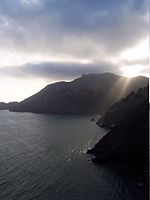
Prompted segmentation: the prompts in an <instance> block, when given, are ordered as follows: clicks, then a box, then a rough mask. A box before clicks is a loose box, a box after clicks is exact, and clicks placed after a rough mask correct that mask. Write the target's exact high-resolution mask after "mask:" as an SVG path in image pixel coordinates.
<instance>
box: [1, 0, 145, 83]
mask: <svg viewBox="0 0 150 200" xmlns="http://www.w3.org/2000/svg"><path fill="white" fill-rule="evenodd" d="M148 32H149V30H148V0H142V1H141V0H126V1H124V0H113V1H106V0H14V1H12V0H5V1H1V3H0V57H1V60H0V76H1V77H2V76H3V77H7V76H8V75H9V76H10V77H13V78H14V79H15V78H17V79H19V78H20V79H21V78H24V80H25V79H29V78H31V79H33V81H34V78H36V79H37V78H38V77H39V78H41V77H42V78H43V79H46V80H48V79H49V80H58V79H59V80H60V79H67V80H68V79H73V78H74V77H77V76H79V75H81V74H85V73H97V72H105V71H109V72H114V73H121V67H126V66H127V67H128V68H129V67H131V68H132V67H134V68H135V66H136V65H142V67H143V68H142V69H141V71H140V72H139V73H141V74H147V73H148V70H147V66H148V58H147V54H145V56H144V57H142V58H140V59H139V58H137V59H135V60H128V59H123V58H122V57H121V54H122V52H125V51H126V50H128V49H132V48H133V47H134V46H136V45H138V44H139V43H141V42H142V41H144V40H146V39H147V38H148ZM146 51H147V50H146ZM135 53H136V52H135Z"/></svg>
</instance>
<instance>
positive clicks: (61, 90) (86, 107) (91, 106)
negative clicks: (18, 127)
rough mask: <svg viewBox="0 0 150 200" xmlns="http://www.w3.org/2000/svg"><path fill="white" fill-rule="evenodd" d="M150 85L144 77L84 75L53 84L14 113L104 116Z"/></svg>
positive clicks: (22, 104)
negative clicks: (119, 101) (123, 98)
mask: <svg viewBox="0 0 150 200" xmlns="http://www.w3.org/2000/svg"><path fill="white" fill-rule="evenodd" d="M146 85H148V78H146V77H142V76H140V77H136V78H131V79H129V78H127V77H122V76H119V75H115V74H111V73H103V74H89V75H83V76H82V77H80V78H78V79H75V80H74V81H71V82H58V83H54V84H50V85H48V86H46V87H45V88H44V89H43V90H41V91H40V92H38V93H37V94H35V95H33V96H31V97H29V98H27V99H25V100H24V101H22V102H20V103H19V104H18V105H17V106H15V107H13V108H11V109H10V110H11V111H19V112H35V113H58V114H64V113H65V114H93V113H102V112H105V111H106V110H107V109H108V108H110V106H111V105H112V104H113V103H114V102H115V101H117V100H118V99H120V98H121V97H123V96H125V95H127V94H129V92H131V91H132V90H137V89H138V88H140V87H144V86H146Z"/></svg>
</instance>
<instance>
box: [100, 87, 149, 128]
mask: <svg viewBox="0 0 150 200" xmlns="http://www.w3.org/2000/svg"><path fill="white" fill-rule="evenodd" d="M148 93H149V88H148V87H144V88H140V89H139V90H138V91H137V92H131V93H130V94H129V95H128V96H127V97H125V98H122V99H121V100H119V101H117V102H116V103H114V104H113V105H112V107H111V108H110V109H109V110H108V111H107V112H106V113H105V114H104V115H103V116H102V117H101V118H100V119H99V120H98V122H97V124H98V125H99V126H101V127H106V128H112V127H114V126H116V125H117V124H118V123H119V122H120V121H121V120H122V119H124V118H125V117H126V116H127V115H128V114H129V113H131V112H132V111H133V110H134V109H135V108H136V107H137V106H139V105H140V104H141V103H142V102H144V101H146V100H147V99H148Z"/></svg>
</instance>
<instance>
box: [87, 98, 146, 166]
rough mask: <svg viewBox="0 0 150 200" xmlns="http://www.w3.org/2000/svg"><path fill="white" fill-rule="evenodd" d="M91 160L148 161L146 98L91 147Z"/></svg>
mask: <svg viewBox="0 0 150 200" xmlns="http://www.w3.org/2000/svg"><path fill="white" fill-rule="evenodd" d="M87 153H91V154H94V155H95V156H96V157H95V158H94V160H93V161H95V162H96V161H99V162H105V161H121V162H131V163H136V162H138V163H147V164H148V161H149V104H148V99H147V101H144V102H143V103H141V104H140V105H139V106H138V107H136V108H135V109H134V110H133V111H132V112H131V113H129V114H128V115H127V116H126V117H125V118H124V119H123V120H121V121H120V122H119V124H118V125H117V126H116V127H115V128H113V129H112V130H111V131H110V132H109V133H108V134H107V135H105V136H104V137H103V138H102V139H101V140H100V141H99V142H98V143H97V144H96V145H95V147H94V148H93V149H91V150H89V151H88V152H87Z"/></svg>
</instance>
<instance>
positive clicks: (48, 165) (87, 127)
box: [0, 111, 145, 200]
mask: <svg viewBox="0 0 150 200" xmlns="http://www.w3.org/2000/svg"><path fill="white" fill-rule="evenodd" d="M91 118H92V117H91V116H78V115H42V114H32V113H15V112H9V111H0V199H1V200H30V199H32V200H99V199H102V200H130V199H131V200H132V199H133V200H134V199H135V200H143V199H145V196H144V194H145V188H144V185H143V183H142V178H143V177H142V175H141V174H140V173H139V168H135V166H133V167H132V168H131V167H130V168H129V167H128V166H127V165H125V164H124V165H119V164H117V165H116V164H100V165H94V164H93V163H91V162H90V159H89V158H90V156H89V155H87V154H85V152H86V150H87V149H88V148H91V147H92V146H93V145H94V144H95V143H96V142H97V141H98V140H99V139H100V138H101V137H102V136H104V135H105V134H106V131H105V130H103V129H101V128H99V127H98V126H97V125H96V124H95V122H92V121H90V119H91Z"/></svg>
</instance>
